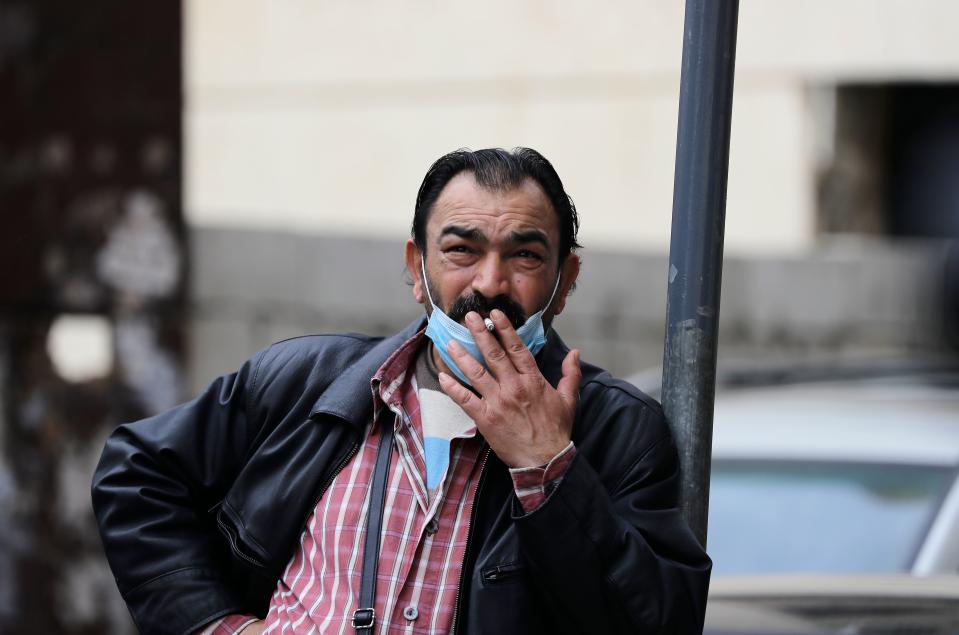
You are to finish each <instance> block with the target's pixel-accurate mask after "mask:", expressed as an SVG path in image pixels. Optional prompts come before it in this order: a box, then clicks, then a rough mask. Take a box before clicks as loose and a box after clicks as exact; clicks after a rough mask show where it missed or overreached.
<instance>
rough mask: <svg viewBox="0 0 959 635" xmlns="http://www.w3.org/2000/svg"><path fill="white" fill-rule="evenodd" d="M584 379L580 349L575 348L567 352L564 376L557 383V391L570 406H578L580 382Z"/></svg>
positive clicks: (564, 362)
mask: <svg viewBox="0 0 959 635" xmlns="http://www.w3.org/2000/svg"><path fill="white" fill-rule="evenodd" d="M582 380H583V371H581V370H580V368H579V351H578V350H576V349H575V348H574V349H573V350H571V351H570V352H568V353H566V358H565V359H564V360H563V377H562V378H561V379H560V380H559V383H558V384H557V385H556V392H558V393H559V396H560V397H562V398H563V401H565V402H566V403H567V405H569V406H570V407H576V400H577V399H579V384H580V382H581V381H582Z"/></svg>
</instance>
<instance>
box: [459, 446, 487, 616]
mask: <svg viewBox="0 0 959 635" xmlns="http://www.w3.org/2000/svg"><path fill="white" fill-rule="evenodd" d="M489 452H490V450H489V448H486V452H485V453H484V454H483V464H482V465H481V466H480V475H479V479H478V480H477V482H476V491H475V493H474V494H473V509H471V510H470V517H469V527H467V529H466V551H465V552H464V553H463V567H462V569H461V570H460V582H459V586H457V587H456V603H455V604H453V625H452V628H451V630H450V634H451V635H452V633H455V632H456V620H457V619H458V618H459V613H460V599H461V598H462V596H463V582H464V581H465V580H466V562H467V560H469V555H470V538H472V537H473V519H474V518H475V517H476V507H477V505H476V504H477V502H479V497H480V493H481V491H482V488H483V483H484V481H483V477H484V476H486V459H488V458H489Z"/></svg>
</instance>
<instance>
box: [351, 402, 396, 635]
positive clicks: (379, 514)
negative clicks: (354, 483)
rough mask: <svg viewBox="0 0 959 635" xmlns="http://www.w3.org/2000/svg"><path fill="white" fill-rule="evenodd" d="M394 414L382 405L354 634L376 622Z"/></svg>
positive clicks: (368, 632) (368, 629)
mask: <svg viewBox="0 0 959 635" xmlns="http://www.w3.org/2000/svg"><path fill="white" fill-rule="evenodd" d="M391 414H393V413H392V411H390V409H389V408H387V407H386V406H384V407H383V410H382V411H381V412H380V417H379V418H380V421H381V422H382V424H381V426H380V428H381V431H382V434H381V437H380V447H379V449H378V450H377V451H376V465H375V466H374V467H373V480H372V482H371V483H370V509H369V513H368V514H367V521H366V540H365V541H364V542H363V571H362V573H361V575H360V598H359V599H360V608H358V609H356V610H355V611H354V612H353V628H355V629H356V632H357V633H363V634H371V633H372V632H373V624H374V622H375V621H376V619H375V615H374V611H373V607H374V606H375V605H376V565H377V564H378V563H379V560H380V535H381V534H382V533H383V532H382V528H383V508H384V507H386V480H387V476H388V475H389V471H390V455H391V454H392V453H393V417H391V416H390V415H391Z"/></svg>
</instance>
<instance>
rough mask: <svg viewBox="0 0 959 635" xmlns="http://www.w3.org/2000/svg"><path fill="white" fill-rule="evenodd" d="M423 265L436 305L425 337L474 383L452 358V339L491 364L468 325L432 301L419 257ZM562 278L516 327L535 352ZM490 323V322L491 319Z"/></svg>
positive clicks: (543, 341)
mask: <svg viewBox="0 0 959 635" xmlns="http://www.w3.org/2000/svg"><path fill="white" fill-rule="evenodd" d="M420 266H421V268H422V271H423V286H424V287H425V288H426V297H427V298H429V301H430V306H432V307H433V311H432V313H430V315H429V323H428V324H427V326H426V337H428V338H430V340H432V341H433V345H434V346H435V347H436V350H437V351H438V352H439V354H440V357H441V358H443V361H444V362H445V363H446V365H447V367H449V369H450V370H452V371H453V372H454V373H455V374H456V376H457V377H459V379H460V381H462V382H463V383H464V384H466V385H468V386H471V385H472V383H471V382H470V380H469V379H467V378H466V375H465V374H463V371H462V370H460V368H459V366H457V365H456V362H455V361H453V356H452V355H450V354H449V352H448V351H447V350H446V348H447V346H448V345H449V343H450V342H452V341H456V342H458V343H459V345H460V346H462V347H463V349H464V350H466V352H467V353H469V354H470V356H471V357H472V358H473V359H475V360H476V361H478V362H479V363H480V364H482V365H483V366H484V367H486V368H487V369H489V366H487V364H486V360H485V359H484V358H483V354H482V353H480V350H479V347H478V346H477V345H476V341H475V340H474V339H473V334H472V333H470V331H469V329H467V328H466V327H465V326H463V325H462V324H460V323H459V322H456V321H455V320H453V319H452V318H450V317H449V316H448V315H446V313H444V312H443V311H442V310H441V309H440V308H439V307H438V306H436V303H435V302H433V296H432V295H431V294H430V285H429V284H428V283H427V282H426V259H425V258H421V259H420ZM560 278H561V276H556V285H555V286H554V287H553V293H552V294H550V296H549V300H547V301H546V306H544V307H543V308H542V309H540V310H539V311H537V312H536V313H534V314H533V315H531V316H529V319H527V320H526V322H524V323H523V325H522V326H520V327H519V328H518V329H516V334H517V335H519V339H520V340H522V342H523V344H525V345H526V348H528V349H529V352H530V353H532V354H533V355H536V353H538V352H540V350H542V348H543V346H545V345H546V333H545V331H544V330H543V312H544V311H545V310H546V309H547V307H549V305H550V304H552V303H553V298H554V297H555V296H556V290H557V289H559V280H560ZM487 324H489V322H488V323H487Z"/></svg>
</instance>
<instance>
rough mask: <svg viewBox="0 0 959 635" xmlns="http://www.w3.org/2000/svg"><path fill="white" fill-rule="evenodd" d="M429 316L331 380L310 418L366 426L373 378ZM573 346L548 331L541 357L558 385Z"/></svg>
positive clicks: (542, 367) (543, 368) (370, 411)
mask: <svg viewBox="0 0 959 635" xmlns="http://www.w3.org/2000/svg"><path fill="white" fill-rule="evenodd" d="M425 319H426V318H425V317H421V318H417V319H416V320H414V321H413V322H411V323H410V324H409V326H407V327H406V328H405V329H403V330H402V331H400V332H399V333H397V334H396V335H393V336H392V337H388V338H386V339H383V340H381V341H380V342H379V343H378V344H376V345H375V346H374V347H373V348H371V349H370V350H368V351H367V352H366V353H365V354H364V355H363V356H362V357H360V358H359V359H358V360H357V361H355V362H353V364H352V365H350V367H349V368H347V369H346V371H345V372H343V374H341V375H340V376H339V377H337V378H336V379H335V380H334V381H333V383H331V384H330V385H329V386H328V387H327V389H326V390H324V391H323V394H322V395H320V398H319V399H317V400H316V403H315V404H314V405H313V409H312V410H311V411H310V419H315V418H316V417H318V416H320V415H332V416H334V417H337V418H339V419H342V420H344V421H346V422H347V423H350V424H352V425H353V426H354V427H356V428H357V429H362V428H363V426H365V425H366V424H367V423H369V421H370V417H371V416H372V415H373V393H372V391H371V390H370V379H372V378H373V375H375V374H376V371H378V370H379V369H380V366H382V365H383V363H384V362H385V361H386V360H387V358H389V356H390V355H392V354H393V353H394V352H395V351H396V349H398V348H399V347H400V346H402V345H403V343H404V342H406V341H407V340H408V339H410V338H411V337H413V336H414V335H416V333H417V332H418V331H419V330H420V329H422V328H423V323H424V321H425ZM568 351H569V349H568V348H567V347H566V344H565V343H563V340H562V339H560V337H559V335H558V334H557V333H556V331H554V330H553V329H552V328H550V329H549V330H548V331H547V333H546V346H544V347H543V350H542V351H541V352H540V354H539V355H538V356H537V363H538V364H539V367H540V370H541V371H542V373H543V377H545V378H546V381H548V382H549V383H550V385H551V386H553V387H554V388H555V387H556V385H557V384H558V383H559V380H560V378H561V377H562V374H563V371H562V364H563V359H564V358H565V357H566V353H567V352H568Z"/></svg>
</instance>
